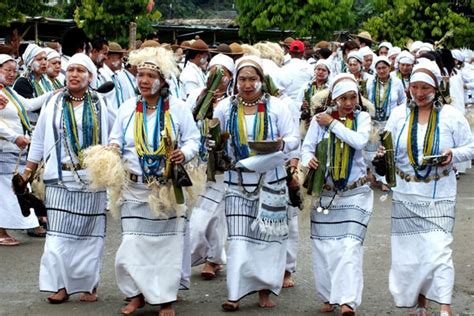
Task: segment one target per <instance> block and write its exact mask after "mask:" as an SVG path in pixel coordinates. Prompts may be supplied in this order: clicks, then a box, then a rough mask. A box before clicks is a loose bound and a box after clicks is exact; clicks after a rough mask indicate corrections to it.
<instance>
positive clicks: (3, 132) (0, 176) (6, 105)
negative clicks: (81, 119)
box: [0, 54, 53, 246]
mask: <svg viewBox="0 0 474 316" xmlns="http://www.w3.org/2000/svg"><path fill="white" fill-rule="evenodd" d="M15 77H16V61H15V60H14V59H13V58H12V57H11V56H10V55H5V54H0V99H1V100H2V101H0V103H2V105H1V106H0V187H1V188H0V191H1V192H2V196H3V201H4V203H3V204H2V206H1V207H0V245H3V246H16V245H19V244H20V242H19V241H18V240H17V239H15V238H14V237H12V236H10V235H9V234H8V233H7V231H6V229H30V228H35V227H36V230H35V231H36V234H37V235H41V234H43V235H44V234H45V230H44V229H43V228H42V227H41V226H39V223H38V219H37V218H36V217H35V214H34V213H33V212H32V213H31V214H30V215H29V216H28V217H23V216H22V213H21V210H20V205H19V204H18V200H17V197H16V196H15V194H14V193H13V190H12V176H13V173H14V172H15V169H17V166H18V170H16V171H18V172H19V173H21V172H23V168H24V167H25V164H26V155H27V147H28V144H29V143H30V138H29V137H30V135H31V132H32V127H31V124H30V121H29V119H28V115H27V111H28V110H36V109H38V108H41V106H42V105H43V104H44V102H45V101H46V99H48V98H50V97H51V96H52V94H53V93H52V92H51V93H48V94H45V95H43V96H41V97H39V98H35V99H25V98H23V97H22V96H21V95H18V94H17V93H16V92H15V91H14V90H13V89H12V88H11V86H12V84H13V82H14V80H15Z"/></svg>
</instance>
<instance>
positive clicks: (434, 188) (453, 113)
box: [385, 105, 474, 198]
mask: <svg viewBox="0 0 474 316" xmlns="http://www.w3.org/2000/svg"><path fill="white" fill-rule="evenodd" d="M409 114H410V110H409V109H408V108H407V107H406V106H405V105H403V106H400V107H398V108H396V109H395V110H394V111H393V112H392V115H391V116H390V118H389V120H388V121H387V125H386V126H385V129H386V130H388V131H390V132H391V133H392V138H393V142H394V149H395V163H396V167H397V168H399V169H400V170H401V171H403V172H404V173H406V174H409V175H412V176H414V175H415V172H414V170H413V167H412V166H411V165H410V162H409V160H408V152H407V139H408V137H409V135H408V119H409V117H410V115H409ZM418 127H419V128H418V134H417V140H418V144H417V148H418V157H419V158H420V161H419V163H420V162H421V158H422V156H423V140H424V137H425V134H426V129H427V124H424V125H420V124H419V125H418ZM439 137H440V142H439V152H437V153H434V154H442V153H443V152H444V151H445V150H446V149H449V148H451V150H452V152H453V160H452V162H451V163H450V164H449V165H448V166H446V167H435V168H433V169H432V170H431V173H430V176H435V175H436V174H438V175H441V174H442V172H443V170H448V171H450V172H449V175H448V176H446V177H442V178H441V179H440V180H439V181H431V182H429V183H425V182H423V181H421V182H414V181H410V182H406V181H405V180H402V179H401V178H400V177H399V176H398V175H397V186H396V187H394V188H393V189H392V190H393V191H395V192H400V193H405V194H415V195H419V196H423V197H428V198H454V197H455V196H456V185H457V181H456V176H455V174H454V171H453V170H452V168H453V164H454V163H457V162H463V161H466V160H470V159H473V158H474V143H473V140H474V139H473V137H472V134H471V129H470V127H469V124H468V122H467V120H466V119H465V118H464V116H463V115H462V114H461V113H460V112H459V111H458V110H456V109H455V108H454V107H452V106H449V105H445V106H443V107H442V109H441V111H440V112H439ZM425 172H426V171H421V172H420V173H421V174H422V175H424V174H425Z"/></svg>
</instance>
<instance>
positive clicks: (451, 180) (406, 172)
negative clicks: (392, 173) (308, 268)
mask: <svg viewBox="0 0 474 316" xmlns="http://www.w3.org/2000/svg"><path fill="white" fill-rule="evenodd" d="M441 80H442V79H441V72H440V70H439V68H438V66H437V65H436V63H434V62H431V61H424V62H423V63H420V64H417V65H415V67H414V69H413V72H412V75H411V78H410V94H411V96H412V101H411V102H410V103H409V105H408V106H401V107H399V108H397V109H395V110H394V111H393V113H392V115H391V117H390V119H389V120H388V122H387V125H386V127H385V129H386V130H387V131H390V132H391V133H392V135H393V139H394V143H395V144H394V150H395V165H396V173H397V179H396V181H397V186H396V187H394V188H393V189H392V190H393V204H392V265H391V269H390V276H389V286H390V292H391V293H392V295H393V298H394V300H395V305H396V306H397V307H413V306H415V305H416V307H417V308H416V312H415V315H417V316H425V315H427V311H426V307H427V303H428V300H430V301H434V302H437V303H438V304H440V311H441V314H440V315H441V316H451V315H452V311H451V299H452V293H453V286H454V266H453V258H452V249H451V247H450V245H451V243H452V241H453V235H452V232H453V226H454V219H455V204H456V177H455V174H454V171H453V164H454V163H457V162H462V161H466V160H470V159H472V158H474V143H473V137H472V135H471V133H470V128H469V124H468V122H467V121H466V119H465V118H464V116H463V115H462V114H461V113H460V112H459V111H457V110H456V109H454V108H453V107H451V106H446V105H443V104H442V103H441V102H440V101H439V96H440V92H439V84H440V82H441ZM383 150H384V148H383V147H382V148H381V149H380V150H379V153H378V155H383ZM432 155H441V158H439V157H438V158H436V159H432V160H430V159H428V160H425V159H423V158H424V157H426V156H432Z"/></svg>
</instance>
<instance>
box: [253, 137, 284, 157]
mask: <svg viewBox="0 0 474 316" xmlns="http://www.w3.org/2000/svg"><path fill="white" fill-rule="evenodd" d="M249 147H250V149H251V150H252V151H253V152H255V153H257V154H271V153H274V152H277V151H278V150H280V142H278V141H276V140H261V141H249Z"/></svg>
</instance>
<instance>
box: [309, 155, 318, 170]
mask: <svg viewBox="0 0 474 316" xmlns="http://www.w3.org/2000/svg"><path fill="white" fill-rule="evenodd" d="M318 167H319V160H318V158H316V157H313V158H311V160H310V161H309V163H308V168H310V169H318Z"/></svg>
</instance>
